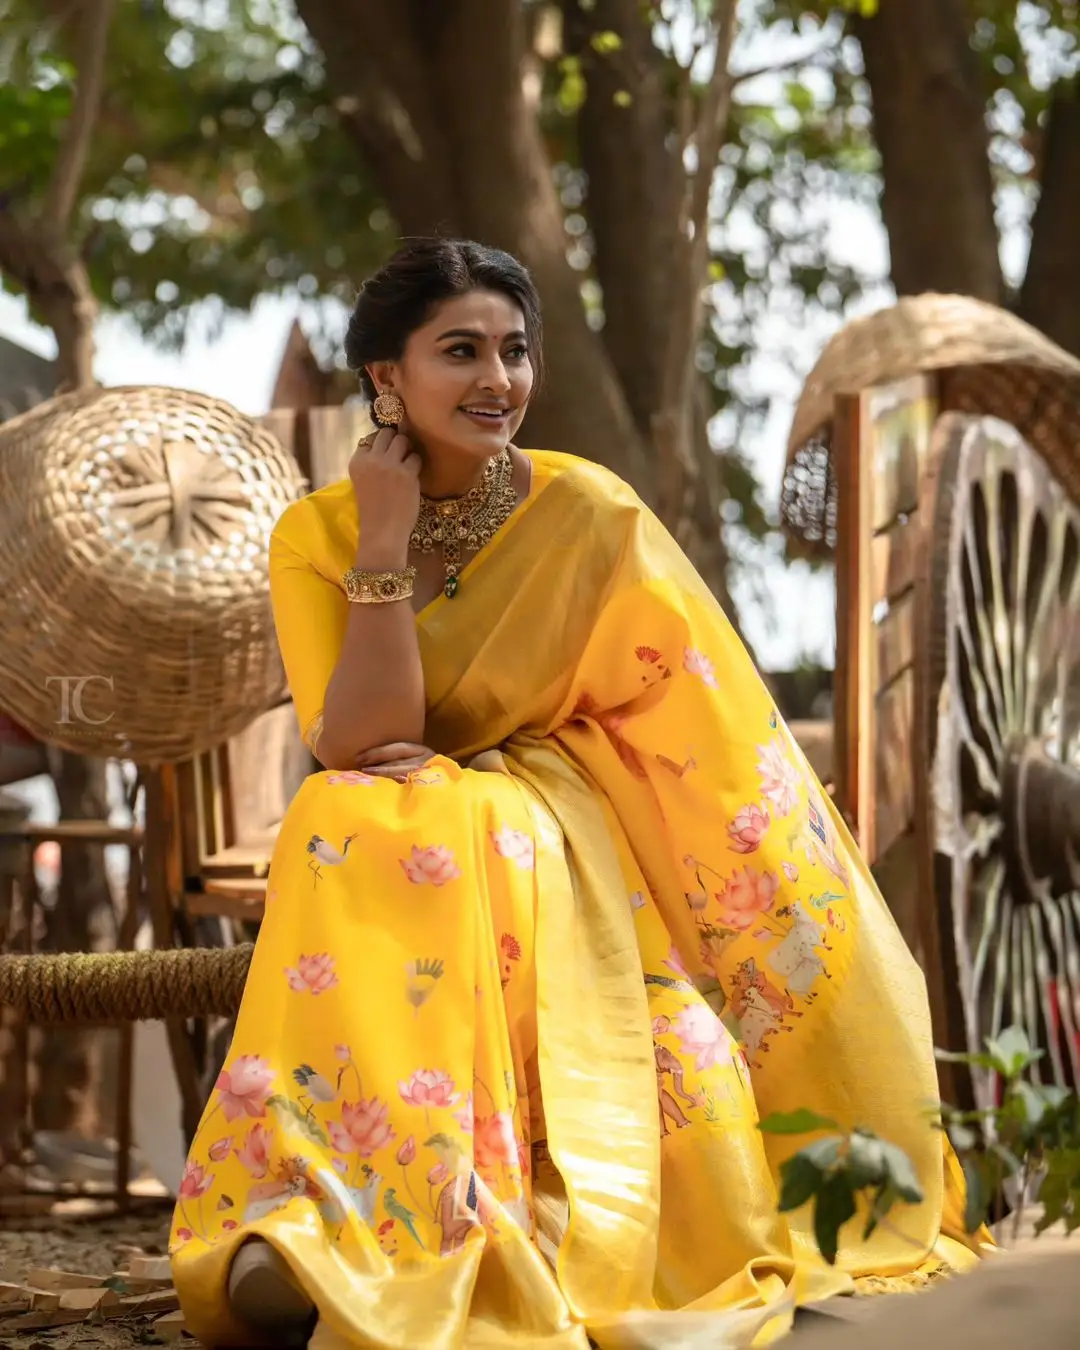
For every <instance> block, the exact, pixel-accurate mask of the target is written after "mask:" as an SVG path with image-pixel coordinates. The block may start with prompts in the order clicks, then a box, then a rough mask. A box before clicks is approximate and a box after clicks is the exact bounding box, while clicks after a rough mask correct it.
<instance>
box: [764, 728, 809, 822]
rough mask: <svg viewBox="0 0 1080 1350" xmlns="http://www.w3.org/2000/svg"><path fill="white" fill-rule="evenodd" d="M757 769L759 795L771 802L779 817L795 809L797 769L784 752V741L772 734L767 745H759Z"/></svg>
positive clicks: (797, 786)
mask: <svg viewBox="0 0 1080 1350" xmlns="http://www.w3.org/2000/svg"><path fill="white" fill-rule="evenodd" d="M758 754H759V755H760V756H761V758H760V759H759V760H758V764H757V771H758V773H759V774H760V775H761V795H762V796H763V797H764V798H765V800H766V801H768V802H770V803H771V804H772V807H773V810H774V811H775V812H776V814H777V816H778V817H780V818H781V819H782V818H783V817H784V816H789V815H790V814H791V812H792V811H794V809H795V803H796V802H797V801H798V795H799V782H800V777H799V771H798V769H797V768H796V767H795V765H794V764H792V762H791V760H790V759H788V757H787V755H786V754H785V753H784V742H783V741H782V740H781V739H780V737H779V736H774V737H773V739H772V740H771V741H770V742H769V744H768V745H759V746H758Z"/></svg>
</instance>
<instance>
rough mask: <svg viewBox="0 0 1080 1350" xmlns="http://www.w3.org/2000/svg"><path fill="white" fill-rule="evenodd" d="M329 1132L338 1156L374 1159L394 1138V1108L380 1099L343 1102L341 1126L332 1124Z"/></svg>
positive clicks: (332, 1122) (333, 1122) (330, 1123)
mask: <svg viewBox="0 0 1080 1350" xmlns="http://www.w3.org/2000/svg"><path fill="white" fill-rule="evenodd" d="M326 1129H327V1132H328V1133H329V1135H330V1140H331V1142H332V1143H333V1145H334V1148H335V1149H336V1150H337V1151H338V1153H359V1155H360V1156H361V1158H370V1157H371V1155H372V1154H373V1153H377V1152H378V1150H379V1149H381V1148H385V1147H386V1145H387V1144H389V1143H391V1142H392V1140H393V1138H394V1131H393V1130H392V1129H391V1128H390V1108H389V1106H387V1104H386V1103H385V1102H380V1101H379V1099H378V1097H372V1098H370V1099H369V1100H365V1099H364V1098H363V1097H361V1098H360V1100H359V1101H358V1102H342V1104H341V1124H340V1125H339V1124H338V1122H337V1121H336V1120H332V1121H330V1122H329V1124H328V1125H327V1127H326Z"/></svg>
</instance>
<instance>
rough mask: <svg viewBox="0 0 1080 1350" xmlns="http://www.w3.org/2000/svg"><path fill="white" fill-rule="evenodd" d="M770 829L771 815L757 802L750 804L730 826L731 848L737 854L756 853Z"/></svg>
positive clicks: (736, 816)
mask: <svg viewBox="0 0 1080 1350" xmlns="http://www.w3.org/2000/svg"><path fill="white" fill-rule="evenodd" d="M768 829H769V813H768V811H763V810H762V809H761V807H760V806H758V804H757V802H750V803H749V805H747V806H744V807H743V808H742V809H741V810H740V811H737V812H736V814H735V819H734V820H733V821H732V822H731V824H730V825H729V826H728V836H729V837H730V839H731V844H730V845H729V847H730V848H731V849H733V850H734V852H736V853H754V852H755V851H756V850H757V849H759V848H760V847H761V841H762V840H763V839H764V838H765V835H766V833H767V832H768Z"/></svg>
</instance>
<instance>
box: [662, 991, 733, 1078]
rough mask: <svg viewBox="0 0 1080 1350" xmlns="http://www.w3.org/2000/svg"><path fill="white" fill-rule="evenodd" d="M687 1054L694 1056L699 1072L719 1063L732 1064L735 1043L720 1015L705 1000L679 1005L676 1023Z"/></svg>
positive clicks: (680, 1043)
mask: <svg viewBox="0 0 1080 1350" xmlns="http://www.w3.org/2000/svg"><path fill="white" fill-rule="evenodd" d="M672 1025H673V1027H674V1030H675V1034H676V1035H677V1036H678V1038H679V1049H680V1050H681V1051H682V1052H683V1054H684V1055H693V1056H694V1068H695V1069H697V1070H698V1072H699V1073H700V1072H701V1071H702V1070H703V1069H711V1068H712V1067H713V1066H714V1065H717V1064H729V1063H730V1062H731V1056H732V1046H733V1042H732V1039H731V1036H730V1034H729V1032H728V1030H727V1028H726V1027H725V1026H724V1024H723V1022H721V1021H720V1019H719V1017H717V1016H716V1014H715V1013H714V1012H713V1011H712V1009H711V1008H709V1007H708V1006H707V1005H706V1004H704V1003H691V1004H690V1006H689V1007H686V1008H680V1010H679V1012H678V1014H677V1016H676V1017H675V1020H674V1022H673V1024H672Z"/></svg>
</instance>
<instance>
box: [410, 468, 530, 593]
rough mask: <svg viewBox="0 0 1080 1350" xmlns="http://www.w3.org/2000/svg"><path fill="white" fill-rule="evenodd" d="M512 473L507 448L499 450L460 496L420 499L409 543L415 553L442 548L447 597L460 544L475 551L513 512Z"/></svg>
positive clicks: (454, 587)
mask: <svg viewBox="0 0 1080 1350" xmlns="http://www.w3.org/2000/svg"><path fill="white" fill-rule="evenodd" d="M513 476H514V463H513V460H511V458H510V451H509V450H503V451H502V453H501V454H498V455H496V456H495V457H494V459H489V460H488V462H487V464H486V466H485V468H484V472H483V474H482V475H481V478H480V481H479V483H477V484H476V486H475V487H471V488H470V489H469V490H468V492H466V493H465V495H464V496H463V497H445V498H443V499H442V500H433V499H432V498H431V497H421V498H420V512H419V514H418V515H417V517H416V524H415V525H414V526H413V531H412V534H411V535H410V536H409V544H410V547H412V548H414V549H416V550H417V552H419V553H434V551H435V548H436V546H441V547H442V555H443V572H444V574H445V577H446V580H445V582H444V583H443V594H444V595H445V596H446V598H447V599H448V600H453V598H454V596H455V595H457V592H458V586H459V585H460V581H459V576H460V573H461V567H462V563H461V546H462V545H463V544H464V545H465V546H466V547H467V548H470V549H472V550H473V552H474V553H475V552H478V551H479V550H480V549H482V548H483V547H484V545H485V544H488V543H490V542H491V539H492V536H493V535H494V534H495V533H496V531H497V530H499V529H501V528H502V526H503V525H505V524H506V522H507V521H508V520H509V519H510V517H511V515H512V514H513V511H514V507H515V506H516V505H517V494H516V493H515V492H514V485H513V482H512V479H513Z"/></svg>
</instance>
